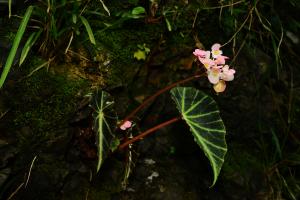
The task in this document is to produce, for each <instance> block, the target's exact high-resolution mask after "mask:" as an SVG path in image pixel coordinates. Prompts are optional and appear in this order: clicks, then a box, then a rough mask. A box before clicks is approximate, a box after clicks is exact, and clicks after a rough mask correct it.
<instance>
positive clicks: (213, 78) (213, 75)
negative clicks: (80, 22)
mask: <svg viewBox="0 0 300 200" xmlns="http://www.w3.org/2000/svg"><path fill="white" fill-rule="evenodd" d="M220 75H221V73H220V69H218V68H212V69H211V70H209V71H208V74H207V78H208V80H209V82H211V83H212V84H217V83H218V82H219V80H220Z"/></svg>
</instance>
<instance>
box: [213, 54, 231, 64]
mask: <svg viewBox="0 0 300 200" xmlns="http://www.w3.org/2000/svg"><path fill="white" fill-rule="evenodd" d="M226 59H229V58H228V57H227V56H222V55H219V56H217V58H216V60H215V63H216V64H217V65H224V64H225V62H226Z"/></svg>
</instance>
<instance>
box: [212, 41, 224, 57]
mask: <svg viewBox="0 0 300 200" xmlns="http://www.w3.org/2000/svg"><path fill="white" fill-rule="evenodd" d="M220 48H221V45H220V44H218V43H216V44H214V45H212V47H211V54H212V57H213V58H217V57H218V56H220V55H222V53H223V52H222V51H221V50H220Z"/></svg>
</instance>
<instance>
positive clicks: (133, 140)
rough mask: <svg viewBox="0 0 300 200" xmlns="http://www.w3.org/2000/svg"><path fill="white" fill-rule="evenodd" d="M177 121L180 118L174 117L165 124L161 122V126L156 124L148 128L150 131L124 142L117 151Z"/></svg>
mask: <svg viewBox="0 0 300 200" xmlns="http://www.w3.org/2000/svg"><path fill="white" fill-rule="evenodd" d="M179 120H181V117H175V118H173V119H170V120H168V121H166V122H163V123H161V124H158V125H157V126H154V127H152V128H150V129H148V130H146V131H145V132H143V133H141V134H139V135H137V136H135V137H133V138H132V139H130V140H127V141H126V142H124V143H123V144H121V145H120V146H119V149H124V148H125V147H127V146H128V145H130V144H132V143H134V142H135V141H137V140H139V139H142V138H144V137H145V136H147V135H149V134H150V133H152V132H154V131H156V130H157V129H160V128H162V127H164V126H167V125H169V124H172V123H174V122H177V121H179Z"/></svg>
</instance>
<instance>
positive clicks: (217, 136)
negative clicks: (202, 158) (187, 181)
mask: <svg viewBox="0 0 300 200" xmlns="http://www.w3.org/2000/svg"><path fill="white" fill-rule="evenodd" d="M171 94H172V98H173V100H174V101H175V103H176V106H177V108H178V110H179V112H180V113H181V115H182V118H183V119H184V120H185V121H186V123H187V124H188V125H189V127H190V130H191V132H192V134H193V136H194V139H195V141H196V142H197V144H198V145H199V146H200V148H201V149H202V150H203V151H204V153H205V155H206V157H207V158H208V159H209V161H210V164H211V167H212V169H213V173H214V180H213V183H212V186H213V185H214V184H215V183H216V181H217V178H218V176H219V174H220V171H221V168H222V165H223V163H224V158H225V155H226V152H227V145H226V141H225V133H226V130H225V126H224V124H223V121H222V119H221V118H220V115H219V113H220V112H219V109H218V107H217V104H216V102H215V101H214V100H213V99H212V98H211V97H209V96H207V95H206V94H204V93H203V92H201V91H199V90H196V89H194V88H191V87H176V88H173V89H172V90H171Z"/></svg>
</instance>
